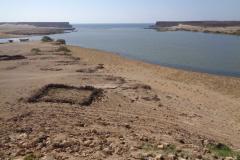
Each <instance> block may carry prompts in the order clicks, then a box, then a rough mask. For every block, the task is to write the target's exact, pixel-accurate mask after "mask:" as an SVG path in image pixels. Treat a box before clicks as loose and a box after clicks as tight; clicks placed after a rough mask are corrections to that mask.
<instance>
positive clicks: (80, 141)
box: [0, 42, 240, 160]
mask: <svg viewBox="0 0 240 160" xmlns="http://www.w3.org/2000/svg"><path fill="white" fill-rule="evenodd" d="M66 47H67V48H69V49H70V50H71V52H66V51H59V50H58V48H59V45H56V44H53V43H42V42H26V43H12V44H0V55H1V56H0V159H21V158H22V159H23V157H24V156H26V155H27V154H29V153H33V154H34V155H35V156H36V157H39V158H40V159H47V158H48V159H51V158H52V159H83V160H85V159H86V160H90V159H109V160H113V159H122V160H125V159H142V158H144V157H145V156H148V157H153V158H155V159H157V158H158V157H159V156H160V155H161V156H164V155H168V156H169V154H173V153H174V155H175V156H179V155H181V157H183V158H186V157H189V158H190V159H215V158H216V157H215V156H214V155H213V154H212V152H211V150H210V149H209V145H213V144H214V145H215V144H226V145H228V146H229V147H231V148H232V149H234V150H238V149H239V148H240V123H239V122H240V118H239V117H240V79H239V78H234V77H224V76H217V75H210V74H205V73H196V72H188V71H183V70H178V69H172V68H167V67H162V66H159V65H154V64H148V63H144V62H141V61H135V60H130V59H127V58H124V57H121V56H119V55H117V54H113V53H108V52H104V51H99V50H95V49H87V48H80V47H76V46H66ZM33 48H35V50H32V49H33ZM36 48H37V49H39V50H38V51H36ZM4 55H5V56H4ZM16 55H18V56H16ZM86 86H90V87H86ZM179 157H180V156H179ZM168 158H169V157H168ZM217 158H219V159H220V157H217ZM186 159H187V158H186Z"/></svg>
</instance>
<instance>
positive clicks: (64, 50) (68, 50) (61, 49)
mask: <svg viewBox="0 0 240 160" xmlns="http://www.w3.org/2000/svg"><path fill="white" fill-rule="evenodd" d="M56 52H71V50H70V49H68V48H67V47H65V46H60V47H59V48H58V49H56Z"/></svg>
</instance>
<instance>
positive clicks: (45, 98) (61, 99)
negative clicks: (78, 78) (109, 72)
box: [28, 84, 103, 106]
mask: <svg viewBox="0 0 240 160" xmlns="http://www.w3.org/2000/svg"><path fill="white" fill-rule="evenodd" d="M102 93H103V90H102V89H97V88H94V87H92V86H83V87H74V86H67V85H63V84H49V85H46V86H44V87H42V88H41V89H40V90H38V91H37V92H36V93H35V94H34V95H32V96H31V97H30V98H29V99H28V102H29V103H37V102H49V103H69V104H78V105H82V106H89V105H91V104H92V102H93V101H95V100H97V99H99V98H100V97H101V96H102Z"/></svg>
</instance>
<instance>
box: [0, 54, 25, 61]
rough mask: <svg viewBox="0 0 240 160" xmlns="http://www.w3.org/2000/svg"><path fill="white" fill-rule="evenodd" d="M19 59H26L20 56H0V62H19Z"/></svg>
mask: <svg viewBox="0 0 240 160" xmlns="http://www.w3.org/2000/svg"><path fill="white" fill-rule="evenodd" d="M20 59H26V57H24V56H22V55H13V56H9V55H0V61H10V60H20Z"/></svg>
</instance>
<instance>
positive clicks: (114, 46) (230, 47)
mask: <svg viewBox="0 0 240 160" xmlns="http://www.w3.org/2000/svg"><path fill="white" fill-rule="evenodd" d="M149 25H150V24H137V25H129V24H121V25H119V24H118V25H117V24H116V25H110V24H109V25H106V24H104V25H75V27H76V28H77V30H78V31H77V32H72V33H67V34H60V35H53V36H51V37H53V38H64V39H66V40H67V42H68V44H71V45H77V46H82V47H87V48H96V49H100V50H105V51H111V52H115V53H118V54H121V55H123V56H126V57H129V58H133V59H138V60H144V61H146V62H151V63H155V64H160V65H165V66H170V67H176V68H182V69H187V70H193V71H200V72H207V73H214V74H222V75H232V76H240V37H238V36H229V35H217V34H205V33H193V32H156V31H154V30H149V29H144V28H145V27H148V26H149ZM38 38H39V37H34V38H33V39H38Z"/></svg>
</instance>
